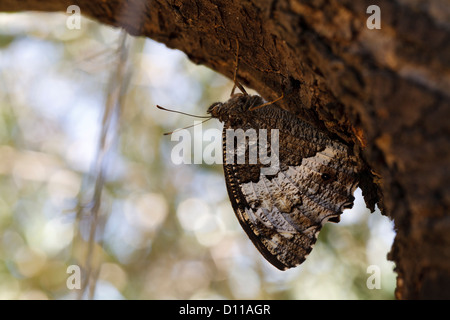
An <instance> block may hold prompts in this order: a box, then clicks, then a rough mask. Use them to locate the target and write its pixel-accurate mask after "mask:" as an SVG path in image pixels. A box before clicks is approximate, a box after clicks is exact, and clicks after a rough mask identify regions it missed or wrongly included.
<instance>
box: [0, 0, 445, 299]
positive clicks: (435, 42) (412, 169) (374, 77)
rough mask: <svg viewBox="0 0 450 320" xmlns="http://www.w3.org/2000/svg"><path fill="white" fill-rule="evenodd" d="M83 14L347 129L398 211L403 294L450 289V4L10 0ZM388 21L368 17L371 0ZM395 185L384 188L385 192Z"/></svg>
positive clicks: (389, 206)
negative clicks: (375, 23)
mask: <svg viewBox="0 0 450 320" xmlns="http://www.w3.org/2000/svg"><path fill="white" fill-rule="evenodd" d="M73 4H75V5H78V6H79V7H80V8H81V12H82V14H85V15H87V16H90V17H92V18H94V19H96V20H98V21H100V22H102V23H105V24H109V25H113V26H118V27H122V28H124V29H126V30H127V31H128V32H129V33H130V34H132V35H137V36H146V37H149V38H152V39H154V40H157V41H160V42H163V43H165V44H166V45H167V46H169V47H171V48H176V49H179V50H182V51H183V52H185V53H186V54H187V55H188V57H189V58H190V59H191V60H192V61H193V62H195V63H198V64H204V65H206V66H208V67H210V68H212V69H214V70H216V71H218V72H220V73H222V74H224V75H226V76H228V77H232V74H233V71H234V67H233V61H234V59H235V52H236V39H238V40H239V44H240V52H239V55H240V68H239V80H240V81H241V82H242V83H244V84H245V85H247V86H249V87H251V88H253V89H255V90H256V91H258V92H259V93H260V94H261V95H262V96H263V97H264V98H265V99H266V100H273V99H275V98H277V97H279V96H280V95H281V93H284V96H285V98H284V99H283V100H282V101H280V103H279V105H281V106H282V107H283V108H285V109H286V110H288V111H290V112H292V116H293V117H294V116H298V117H301V118H303V119H305V120H307V121H309V122H312V123H314V124H315V125H316V126H318V127H321V128H323V129H324V130H327V131H329V132H331V133H332V134H334V135H336V136H339V138H340V139H341V140H344V141H346V142H347V143H348V144H349V145H351V146H353V147H354V150H355V153H356V154H357V155H359V156H360V157H361V159H363V160H364V161H365V163H366V164H367V168H368V169H367V172H366V174H365V175H364V176H363V177H362V182H361V187H362V189H363V192H364V195H365V198H366V201H367V203H368V205H369V207H373V206H374V204H375V203H376V202H377V203H378V205H379V206H380V208H381V209H382V211H383V212H384V213H385V214H387V215H388V216H390V217H391V218H393V219H394V221H395V229H396V231H397V235H396V238H395V242H394V245H393V248H392V250H391V253H390V255H389V257H390V259H392V260H393V261H395V263H396V271H397V273H398V279H397V290H396V294H397V298H400V299H422V298H450V216H449V207H450V184H449V181H450V170H448V168H447V167H448V166H449V164H450V139H449V137H450V126H449V119H450V110H449V101H450V99H449V94H450V90H449V89H450V61H449V57H450V31H449V30H450V23H449V21H450V3H449V1H447V0H440V1H433V2H431V1H430V2H427V1H422V0H416V1H406V0H397V1H388V0H384V1H383V0H380V1H350V0H345V1H339V2H338V1H333V0H323V1H299V0H272V1H269V0H258V1H257V0H247V1H240V0H232V1H225V0H190V1H188V0H170V1H163V0H128V1H125V0H114V1H112V0H109V1H99V0H96V1H87V0H79V1H72V0H71V1H62V0H23V1H14V0H2V2H1V3H0V11H9V12H11V11H24V10H39V11H63V12H65V11H66V9H67V7H68V6H69V5H73ZM373 4H375V5H378V6H379V7H380V9H381V29H379V30H377V29H373V30H369V29H368V28H367V27H366V20H367V18H368V16H369V15H368V14H367V13H366V9H367V7H368V6H369V5H373ZM382 195H383V196H382Z"/></svg>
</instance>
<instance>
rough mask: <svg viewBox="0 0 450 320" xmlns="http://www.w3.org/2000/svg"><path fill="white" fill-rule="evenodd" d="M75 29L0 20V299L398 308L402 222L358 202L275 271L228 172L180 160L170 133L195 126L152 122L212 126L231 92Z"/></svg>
mask: <svg viewBox="0 0 450 320" xmlns="http://www.w3.org/2000/svg"><path fill="white" fill-rule="evenodd" d="M67 18H68V15H66V14H63V13H59V14H56V13H51V14H50V13H49V14H47V13H19V14H0V299H79V298H94V299H393V297H394V295H393V294H394V288H395V273H394V272H393V268H394V265H393V263H392V262H390V261H387V258H386V255H387V253H388V252H389V250H390V246H391V244H392V241H393V238H394V231H393V224H392V222H391V221H389V219H388V218H387V217H384V216H381V214H380V212H379V211H376V212H375V213H372V214H370V212H369V210H367V209H366V208H365V205H364V201H363V199H362V196H361V192H360V190H359V189H358V190H357V192H356V195H355V196H356V202H355V206H354V208H353V209H351V210H346V211H345V212H344V214H343V216H342V219H341V222H340V223H339V224H331V223H329V224H326V226H325V227H324V229H323V231H322V232H321V233H320V235H319V239H318V242H317V244H316V246H315V248H314V250H313V251H312V253H311V254H310V256H309V257H308V259H307V260H306V262H304V263H303V264H302V265H301V266H299V267H297V268H295V269H293V270H289V271H284V272H282V271H278V270H277V269H275V268H274V267H272V266H271V265H270V264H269V263H268V262H266V261H265V260H264V259H263V258H262V257H261V255H260V254H259V253H258V252H257V250H256V249H255V248H254V247H253V245H252V243H251V242H250V240H249V239H248V238H247V236H246V235H245V233H244V231H243V230H242V229H241V227H240V226H239V224H238V222H237V220H236V218H235V216H234V213H233V210H232V207H231V204H230V202H229V200H228V196H227V192H226V187H225V181H224V177H223V172H222V167H221V165H220V164H218V165H206V164H202V165H195V164H180V165H176V164H174V163H173V162H172V161H171V157H170V156H171V151H172V148H173V147H174V145H176V144H177V143H178V142H176V141H171V138H170V136H163V133H164V132H168V131H173V130H174V129H176V128H180V127H185V126H188V125H191V124H192V123H193V119H192V118H190V117H187V116H183V115H180V114H175V113H170V112H166V111H162V110H158V109H156V108H155V105H156V104H159V105H161V106H164V107H167V108H170V109H175V110H180V111H183V112H189V113H193V114H199V115H204V114H205V113H206V109H207V108H208V106H209V105H211V104H212V103H213V102H216V101H225V100H227V99H228V97H229V94H230V92H231V88H232V86H233V84H232V82H231V81H230V80H229V79H227V78H225V77H223V76H221V75H219V74H217V73H215V72H214V71H212V70H210V69H207V68H206V67H202V66H197V65H194V64H192V63H191V62H189V61H188V59H187V58H186V56H185V55H184V54H183V53H182V52H180V51H176V50H171V49H168V48H167V47H165V46H164V45H163V44H159V43H156V42H154V41H152V40H149V39H145V38H133V37H129V36H128V37H125V36H124V34H123V33H122V31H121V30H119V29H115V28H111V27H107V26H102V25H100V24H98V23H96V22H93V21H91V20H89V19H87V18H84V17H82V20H81V28H80V29H73V30H71V29H69V28H68V27H67V25H66V21H67ZM118 102H120V103H118ZM208 128H217V129H221V128H222V127H221V124H220V123H219V122H218V121H217V120H211V121H208V122H207V123H205V124H203V129H208ZM200 138H201V137H200ZM198 143H201V141H199V142H198ZM217 143H219V144H221V142H220V141H217ZM71 265H76V266H80V268H81V276H82V277H81V278H82V279H81V280H82V287H83V288H85V290H84V291H83V292H82V290H77V289H71V288H68V286H67V282H68V278H69V277H70V276H71V273H70V272H69V273H68V267H69V266H71ZM372 265H375V266H376V268H378V270H379V271H380V272H379V276H380V277H379V279H380V286H381V288H380V289H369V288H368V286H367V284H366V282H367V280H368V278H369V277H370V276H371V275H372V273H373V269H370V268H369V266H372ZM368 268H369V272H368ZM370 270H371V271H370Z"/></svg>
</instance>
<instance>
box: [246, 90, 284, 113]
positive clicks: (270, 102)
mask: <svg viewBox="0 0 450 320" xmlns="http://www.w3.org/2000/svg"><path fill="white" fill-rule="evenodd" d="M283 98H284V93H282V94H281V96H280V97H278V98H276V99H275V100H273V101H269V102H266V103H263V104H261V105H259V106H256V107H253V106H251V107H250V108H249V109H248V110H249V111H253V110H257V109H259V108H262V107H265V106H268V105H270V104H274V103H275V102H277V101H280V100H281V99H283Z"/></svg>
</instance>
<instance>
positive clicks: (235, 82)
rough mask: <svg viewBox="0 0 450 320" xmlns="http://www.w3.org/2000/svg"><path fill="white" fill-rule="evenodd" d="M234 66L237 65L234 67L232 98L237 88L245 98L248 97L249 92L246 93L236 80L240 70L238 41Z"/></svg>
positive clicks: (237, 41) (237, 42)
mask: <svg viewBox="0 0 450 320" xmlns="http://www.w3.org/2000/svg"><path fill="white" fill-rule="evenodd" d="M234 65H235V66H234V76H233V82H234V85H233V89H231V94H230V96H233V95H234V90H236V87H238V88H239V90H241V92H242V93H243V94H244V95H245V96H247V95H248V93H247V91H245V89H244V87H243V86H242V85H241V84H240V83H239V82H238V81H237V80H236V78H237V72H238V68H239V40H238V39H236V61H235V63H234Z"/></svg>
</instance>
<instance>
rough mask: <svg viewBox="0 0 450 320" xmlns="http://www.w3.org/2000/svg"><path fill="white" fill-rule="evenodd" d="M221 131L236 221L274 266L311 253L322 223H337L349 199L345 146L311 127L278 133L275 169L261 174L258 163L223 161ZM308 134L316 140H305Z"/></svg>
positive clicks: (352, 183) (350, 165)
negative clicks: (313, 130)
mask: <svg viewBox="0 0 450 320" xmlns="http://www.w3.org/2000/svg"><path fill="white" fill-rule="evenodd" d="M259 119H261V117H260V118H259ZM255 125H256V126H260V125H261V126H263V125H262V124H255V123H253V124H252V126H253V127H254V126H255ZM299 125H300V126H302V125H303V123H302V122H300V123H299ZM282 126H284V127H285V128H286V127H287V126H285V125H282ZM305 128H306V129H305V130H306V131H308V130H311V127H308V126H306V127H305ZM225 130H226V128H225V127H224V132H223V139H224V174H225V180H226V184H227V190H228V195H229V198H230V201H231V203H232V206H233V210H234V212H235V214H236V217H237V218H238V220H239V223H240V224H241V226H242V228H243V229H244V230H245V232H246V233H247V235H248V236H249V238H250V239H251V241H252V242H253V244H254V245H255V246H256V248H257V249H258V250H259V251H260V253H261V254H262V255H263V256H264V257H265V258H266V260H268V261H269V262H270V263H271V264H273V265H274V266H275V267H277V268H278V269H280V270H286V269H288V268H292V267H295V266H298V265H299V264H301V263H302V262H303V261H304V260H305V258H306V257H307V255H308V254H309V253H310V252H311V250H312V248H313V245H314V243H315V242H316V239H317V236H318V233H319V231H320V229H321V228H322V225H323V224H324V223H325V222H326V221H328V220H330V219H331V220H334V221H336V222H337V221H338V219H339V215H340V214H341V213H342V210H343V209H345V208H348V207H351V206H352V204H353V199H354V198H353V196H352V194H353V191H354V190H355V189H356V187H357V179H356V167H355V163H354V161H353V159H352V157H350V156H349V154H348V149H347V147H346V146H345V145H342V144H340V143H337V142H334V141H332V140H330V139H327V138H325V137H324V136H321V134H319V133H316V132H313V136H308V135H309V134H310V133H308V132H306V131H305V130H303V131H302V132H301V133H299V134H292V130H289V132H288V133H286V132H281V133H280V141H281V142H280V169H279V170H278V172H277V173H275V174H274V175H271V176H265V175H261V174H260V169H261V166H260V165H250V164H235V163H233V164H228V163H227V161H226V157H227V152H226V151H225V146H226V141H225V140H226V133H225ZM307 136H308V138H311V139H312V141H315V143H313V144H312V145H310V142H308V141H307V140H306V139H305V137H307ZM289 145H291V146H289ZM295 145H296V146H302V147H303V149H302V151H301V154H300V155H299V154H295V152H294V151H293V150H294V149H292V148H291V147H292V146H295ZM308 145H310V146H308ZM235 151H236V149H235Z"/></svg>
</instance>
